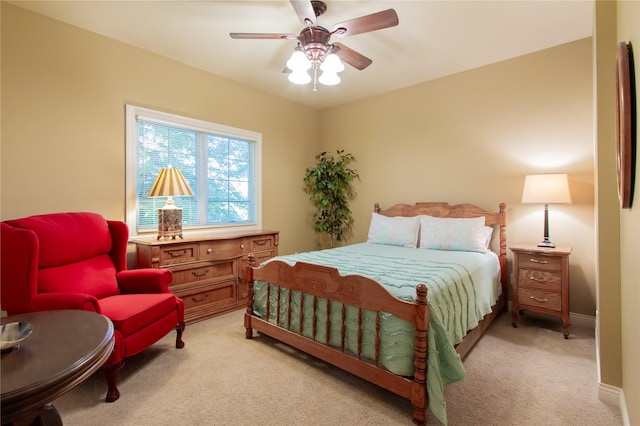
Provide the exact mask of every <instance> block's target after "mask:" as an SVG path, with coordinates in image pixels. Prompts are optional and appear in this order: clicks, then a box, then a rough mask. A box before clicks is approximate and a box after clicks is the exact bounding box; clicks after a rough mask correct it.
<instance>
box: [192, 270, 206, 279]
mask: <svg viewBox="0 0 640 426" xmlns="http://www.w3.org/2000/svg"><path fill="white" fill-rule="evenodd" d="M191 273H192V274H193V275H194V276H196V277H204V276H205V275H207V274H208V273H209V270H208V269H205V270H204V272H198V271H191Z"/></svg>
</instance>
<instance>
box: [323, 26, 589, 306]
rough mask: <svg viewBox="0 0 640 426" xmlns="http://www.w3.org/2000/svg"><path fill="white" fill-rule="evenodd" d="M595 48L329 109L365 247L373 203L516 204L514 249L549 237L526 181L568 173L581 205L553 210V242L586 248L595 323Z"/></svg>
mask: <svg viewBox="0 0 640 426" xmlns="http://www.w3.org/2000/svg"><path fill="white" fill-rule="evenodd" d="M591 57H592V55H591V39H590V38H589V39H584V40H580V41H576V42H573V43H569V44H566V45H563V46H560V47H556V48H553V49H548V50H544V51H541V52H538V53H534V54H531V55H526V56H523V57H519V58H515V59H512V60H509V61H505V62H500V63H497V64H493V65H489V66H486V67H482V68H479V69H475V70H472V71H468V72H464V73H460V74H457V75H453V76H449V77H446V78H442V79H438V80H435V81H430V82H426V83H422V84H419V85H416V86H413V87H409V88H406V89H402V90H398V91H395V92H392V93H388V94H385V95H381V96H376V97H373V98H368V99H365V100H364V101H361V102H355V103H352V104H349V105H346V106H342V107H337V108H332V109H329V110H325V111H323V112H322V123H321V126H322V144H323V145H322V148H323V149H325V150H330V151H335V150H336V149H345V150H346V151H348V152H351V153H352V154H354V155H355V157H356V159H357V160H358V162H357V164H356V167H357V169H358V171H359V173H360V178H361V181H360V182H359V183H358V182H357V184H356V187H357V192H358V197H357V199H356V200H355V202H354V203H353V211H354V216H355V221H356V222H355V231H354V240H356V241H362V240H365V239H366V235H367V230H368V225H369V218H370V214H371V210H372V207H373V204H374V203H375V202H380V203H381V206H382V207H383V208H384V207H385V206H389V205H390V204H392V203H397V202H405V203H414V202H416V201H447V202H449V203H451V204H454V203H461V202H470V203H474V204H477V205H479V206H480V207H483V208H485V209H488V210H492V211H496V210H497V209H498V204H499V203H500V202H506V203H507V205H508V212H507V213H508V222H509V227H508V244H512V243H515V242H534V243H537V242H538V241H540V240H542V236H543V217H544V214H543V211H544V208H543V206H541V205H523V204H521V203H520V199H521V196H522V187H523V183H524V176H525V175H526V174H530V173H545V172H562V173H568V174H569V178H570V185H571V191H572V196H573V204H569V205H552V206H550V215H549V216H550V218H549V220H550V235H551V240H552V241H554V242H555V243H557V244H559V245H570V246H573V247H574V250H573V254H572V255H571V262H570V263H571V267H570V273H571V311H572V312H577V313H581V314H585V315H590V316H594V315H595V306H596V291H595V268H594V239H595V234H594V227H593V222H594V216H593V208H594V199H593V114H592V96H591V91H592V83H591V80H592V74H591Z"/></svg>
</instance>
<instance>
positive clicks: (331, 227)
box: [304, 150, 360, 247]
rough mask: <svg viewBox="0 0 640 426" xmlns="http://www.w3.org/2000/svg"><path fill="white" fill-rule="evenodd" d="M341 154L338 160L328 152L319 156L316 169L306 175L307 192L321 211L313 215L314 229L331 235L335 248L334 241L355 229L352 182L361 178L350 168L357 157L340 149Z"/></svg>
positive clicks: (331, 241)
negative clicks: (351, 203)
mask: <svg viewBox="0 0 640 426" xmlns="http://www.w3.org/2000/svg"><path fill="white" fill-rule="evenodd" d="M337 154H338V155H337V157H334V156H333V155H331V154H329V153H328V152H321V153H320V154H318V155H316V157H315V158H316V161H317V164H316V166H315V167H313V168H307V169H306V171H305V175H304V184H305V188H304V189H305V192H306V193H307V194H309V200H311V202H312V203H313V205H314V206H315V208H316V209H317V213H315V214H314V215H313V218H314V229H315V231H316V232H317V233H320V234H327V235H328V236H329V240H330V244H331V247H333V243H334V240H335V241H341V240H342V237H343V236H344V235H345V234H346V233H348V232H349V231H350V230H351V226H352V224H353V218H352V217H351V210H350V209H349V201H351V200H353V199H354V198H355V191H354V189H353V185H352V182H353V180H354V179H360V177H359V176H358V172H357V170H354V169H352V168H350V167H349V165H350V164H351V163H352V162H355V161H356V159H355V157H354V156H353V155H352V154H345V153H344V150H338V151H337Z"/></svg>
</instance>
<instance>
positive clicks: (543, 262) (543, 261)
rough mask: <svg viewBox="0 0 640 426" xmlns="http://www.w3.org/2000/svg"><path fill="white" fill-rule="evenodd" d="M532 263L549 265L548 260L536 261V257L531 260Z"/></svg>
mask: <svg viewBox="0 0 640 426" xmlns="http://www.w3.org/2000/svg"><path fill="white" fill-rule="evenodd" d="M529 260H530V261H531V262H533V263H540V264H542V265H546V264H547V263H549V261H548V260H540V259H536V258H535V257H532V258H531V259H529Z"/></svg>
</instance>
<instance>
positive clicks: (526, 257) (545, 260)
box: [518, 253, 562, 271]
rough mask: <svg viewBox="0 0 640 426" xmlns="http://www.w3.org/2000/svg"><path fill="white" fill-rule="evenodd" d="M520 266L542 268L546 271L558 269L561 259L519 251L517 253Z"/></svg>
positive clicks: (560, 265)
mask: <svg viewBox="0 0 640 426" xmlns="http://www.w3.org/2000/svg"><path fill="white" fill-rule="evenodd" d="M518 266H519V267H520V268H532V269H544V270H547V271H560V268H561V267H562V259H561V258H559V257H551V256H542V255H537V254H533V253H520V254H519V255H518Z"/></svg>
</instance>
